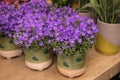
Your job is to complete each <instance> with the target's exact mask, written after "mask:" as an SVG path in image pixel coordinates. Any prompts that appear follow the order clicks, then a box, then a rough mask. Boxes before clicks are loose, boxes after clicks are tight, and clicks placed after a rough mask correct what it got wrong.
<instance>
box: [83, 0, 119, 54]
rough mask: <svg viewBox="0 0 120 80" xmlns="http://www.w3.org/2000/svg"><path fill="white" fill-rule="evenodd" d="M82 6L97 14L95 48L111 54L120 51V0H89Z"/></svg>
mask: <svg viewBox="0 0 120 80" xmlns="http://www.w3.org/2000/svg"><path fill="white" fill-rule="evenodd" d="M90 1H91V2H90V3H88V4H86V5H85V6H84V8H87V7H89V8H91V9H93V10H92V11H93V13H95V14H96V15H97V16H98V20H97V25H98V30H99V32H98V34H97V38H96V44H95V47H96V50H97V51H98V52H100V53H102V54H105V55H113V54H116V53H118V52H119V51H120V37H119V34H120V23H119V22H118V14H117V13H118V12H119V9H120V0H113V1H109V0H90Z"/></svg>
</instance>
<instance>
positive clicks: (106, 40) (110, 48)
mask: <svg viewBox="0 0 120 80" xmlns="http://www.w3.org/2000/svg"><path fill="white" fill-rule="evenodd" d="M97 24H98V30H99V32H98V34H97V38H96V44H95V47H96V50H97V51H98V52H100V53H102V54H105V55H113V54H116V53H118V52H119V51H120V37H119V34H120V24H108V23H104V22H101V21H100V20H98V22H97Z"/></svg>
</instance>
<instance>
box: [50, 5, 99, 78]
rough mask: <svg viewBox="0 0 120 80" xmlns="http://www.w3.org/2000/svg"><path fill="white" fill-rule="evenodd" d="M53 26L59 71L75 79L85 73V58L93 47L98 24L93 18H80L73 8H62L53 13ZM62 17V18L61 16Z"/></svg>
mask: <svg viewBox="0 0 120 80" xmlns="http://www.w3.org/2000/svg"><path fill="white" fill-rule="evenodd" d="M49 14H51V15H54V16H52V18H53V21H51V23H53V24H55V26H53V29H52V31H53V34H54V40H53V42H52V46H53V50H54V51H55V52H56V54H57V68H58V71H59V72H60V73H61V74H63V75H65V76H68V77H69V78H74V77H76V76H80V75H82V74H83V73H84V72H85V69H86V68H85V57H86V53H87V51H88V50H89V49H90V48H91V47H92V44H93V42H94V38H95V33H96V32H97V27H96V24H95V23H94V20H93V19H91V18H87V17H85V16H80V15H79V12H74V10H73V9H72V8H69V7H62V8H57V9H56V10H54V11H51V12H50V13H49ZM60 15H62V16H60Z"/></svg>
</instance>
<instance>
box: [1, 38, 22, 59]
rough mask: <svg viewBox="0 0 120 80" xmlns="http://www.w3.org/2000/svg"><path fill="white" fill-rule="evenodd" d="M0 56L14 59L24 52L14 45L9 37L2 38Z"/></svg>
mask: <svg viewBox="0 0 120 80" xmlns="http://www.w3.org/2000/svg"><path fill="white" fill-rule="evenodd" d="M0 55H1V56H3V57H5V58H7V59H11V58H12V57H16V56H21V55H22V50H21V49H19V47H18V46H16V45H15V44H13V43H12V40H11V39H9V38H7V37H2V38H0Z"/></svg>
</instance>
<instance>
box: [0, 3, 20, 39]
mask: <svg viewBox="0 0 120 80" xmlns="http://www.w3.org/2000/svg"><path fill="white" fill-rule="evenodd" d="M21 16H22V15H21V14H20V13H19V10H18V9H17V8H15V6H14V5H9V6H8V5H6V4H4V3H0V32H1V33H3V34H5V35H6V36H7V37H10V38H11V37H12V35H13V33H14V32H13V30H14V28H15V27H16V24H17V21H18V20H19V18H20V17H21Z"/></svg>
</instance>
